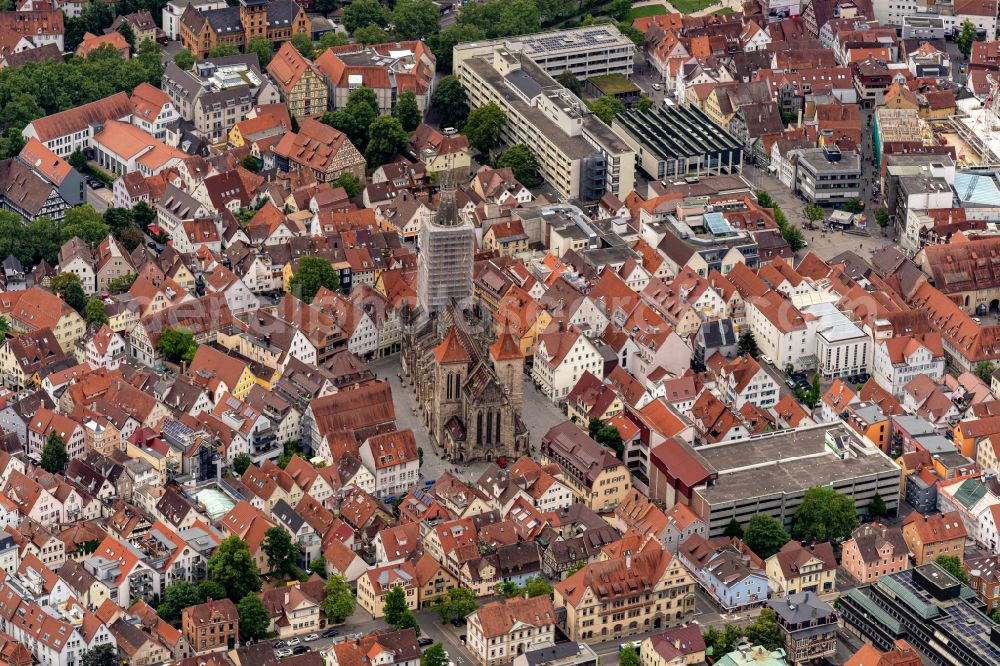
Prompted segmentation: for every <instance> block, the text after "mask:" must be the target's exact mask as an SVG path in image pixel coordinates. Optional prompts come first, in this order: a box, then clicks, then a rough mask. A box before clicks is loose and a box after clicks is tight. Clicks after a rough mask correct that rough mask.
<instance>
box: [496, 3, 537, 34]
mask: <svg viewBox="0 0 1000 666" xmlns="http://www.w3.org/2000/svg"><path fill="white" fill-rule="evenodd" d="M493 1H494V2H499V3H500V15H499V17H498V18H497V31H498V32H499V33H500V34H499V36H502V37H509V36H512V35H526V34H528V33H531V32H538V6H537V5H536V4H535V0H493Z"/></svg>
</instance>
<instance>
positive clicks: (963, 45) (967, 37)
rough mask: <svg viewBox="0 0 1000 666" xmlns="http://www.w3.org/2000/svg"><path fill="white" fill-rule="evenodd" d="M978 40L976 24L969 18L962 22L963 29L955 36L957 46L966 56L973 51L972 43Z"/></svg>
mask: <svg viewBox="0 0 1000 666" xmlns="http://www.w3.org/2000/svg"><path fill="white" fill-rule="evenodd" d="M974 41H976V26H975V24H974V23H973V22H972V21H970V20H969V19H965V22H963V23H962V31H961V32H959V33H958V37H956V38H955V46H957V47H958V50H959V51H961V52H962V55H964V56H965V57H966V58H968V57H969V54H970V53H972V43H973V42H974Z"/></svg>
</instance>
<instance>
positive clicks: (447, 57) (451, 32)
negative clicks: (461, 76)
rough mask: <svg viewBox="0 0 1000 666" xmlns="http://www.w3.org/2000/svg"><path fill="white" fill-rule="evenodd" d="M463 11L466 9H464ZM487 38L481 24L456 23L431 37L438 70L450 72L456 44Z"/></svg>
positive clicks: (431, 45)
mask: <svg viewBox="0 0 1000 666" xmlns="http://www.w3.org/2000/svg"><path fill="white" fill-rule="evenodd" d="M462 11H465V10H464V9H463V10H462ZM482 39H486V32H484V31H483V30H482V28H480V27H479V26H475V25H462V24H461V23H454V24H452V25H450V26H448V27H447V28H445V29H444V30H442V31H441V32H439V33H438V34H436V35H433V36H432V37H431V39H430V47H431V51H433V52H434V56H435V58H436V60H437V71H439V72H450V71H451V69H452V62H451V56H452V49H454V48H455V45H456V44H463V43H465V42H475V41H479V40H482Z"/></svg>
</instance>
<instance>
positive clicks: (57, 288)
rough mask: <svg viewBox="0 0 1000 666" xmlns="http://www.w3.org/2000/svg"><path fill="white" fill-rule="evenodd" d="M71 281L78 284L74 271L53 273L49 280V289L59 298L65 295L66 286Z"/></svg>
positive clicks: (78, 278)
mask: <svg viewBox="0 0 1000 666" xmlns="http://www.w3.org/2000/svg"><path fill="white" fill-rule="evenodd" d="M73 283H76V284H80V276H79V275H77V274H76V273H59V274H57V275H53V276H52V278H51V279H50V280H49V289H51V290H52V293H53V294H55V295H56V296H58V297H59V298H64V297H65V296H66V288H67V287H69V286H70V285H71V284H73Z"/></svg>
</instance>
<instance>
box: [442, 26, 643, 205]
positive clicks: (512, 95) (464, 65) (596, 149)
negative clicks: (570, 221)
mask: <svg viewBox="0 0 1000 666" xmlns="http://www.w3.org/2000/svg"><path fill="white" fill-rule="evenodd" d="M553 39H558V37H553ZM458 53H459V51H458V50H456V58H455V64H454V67H455V73H456V74H457V76H458V78H459V80H460V81H461V82H462V85H463V86H464V87H465V89H466V91H467V92H468V95H469V103H470V106H472V107H473V108H478V107H481V106H484V105H486V104H490V103H492V104H496V105H497V106H499V107H500V108H501V109H503V110H504V113H505V114H506V115H507V123H506V124H505V125H504V129H503V135H504V136H503V138H504V141H505V142H506V143H509V144H512V145H513V144H519V143H523V144H525V145H527V146H530V147H531V148H532V150H533V151H534V152H535V154H536V156H537V157H538V163H539V172H540V174H541V176H542V177H543V178H544V179H545V180H546V181H547V182H548V183H549V184H550V185H551V186H552V187H553V188H555V190H556V191H557V192H558V193H559V194H560V195H561V196H563V197H566V198H567V199H582V200H585V201H596V200H598V199H600V198H601V196H602V195H603V194H604V193H605V192H611V193H613V194H615V195H616V196H621V197H624V196H625V195H626V194H627V193H628V192H631V191H632V189H633V186H634V183H635V151H634V150H633V149H632V148H630V147H629V146H628V145H627V144H626V143H625V142H624V141H622V140H621V138H620V137H618V136H617V135H615V134H614V133H613V132H612V131H611V128H609V127H608V126H607V125H605V124H604V123H603V122H601V121H600V120H599V119H598V118H597V116H595V115H594V114H592V113H590V111H589V110H587V108H586V107H585V106H584V104H583V103H582V102H581V101H580V99H579V98H578V97H576V96H575V95H573V94H572V93H570V92H569V91H568V90H567V89H566V88H564V87H563V86H561V85H559V84H558V83H557V82H556V81H555V79H553V78H552V77H551V76H550V75H549V74H547V73H546V72H545V70H544V69H542V68H541V67H539V66H538V65H536V64H535V63H534V62H533V61H532V60H531V57H530V56H529V55H527V54H525V53H520V52H517V51H515V50H513V49H510V48H507V47H506V46H504V45H496V46H494V47H493V50H492V51H491V52H489V53H484V54H476V55H471V56H469V57H462V58H460V57H457V56H458Z"/></svg>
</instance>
